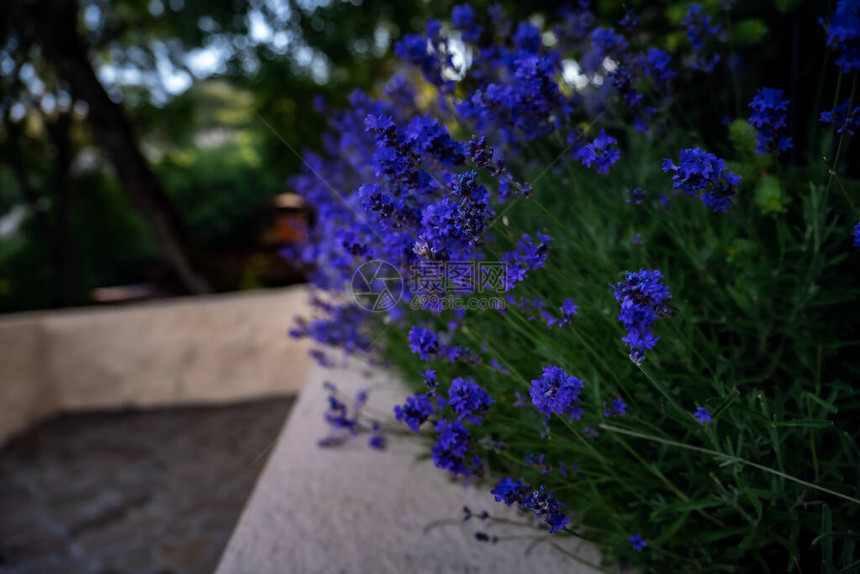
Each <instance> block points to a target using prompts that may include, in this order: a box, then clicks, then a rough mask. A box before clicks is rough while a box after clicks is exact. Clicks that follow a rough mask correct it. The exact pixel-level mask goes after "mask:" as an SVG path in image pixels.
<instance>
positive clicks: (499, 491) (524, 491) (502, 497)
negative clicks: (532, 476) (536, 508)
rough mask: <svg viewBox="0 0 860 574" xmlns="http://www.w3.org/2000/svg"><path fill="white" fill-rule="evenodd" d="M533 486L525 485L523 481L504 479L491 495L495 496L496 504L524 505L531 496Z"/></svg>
mask: <svg viewBox="0 0 860 574" xmlns="http://www.w3.org/2000/svg"><path fill="white" fill-rule="evenodd" d="M530 491H531V486H529V485H527V484H525V483H523V479H522V478H521V479H519V480H517V481H514V480H512V479H510V478H503V479H502V480H500V481H499V483H498V484H497V485H496V486H495V487H494V488H493V489H492V490H491V491H490V494H492V495H493V496H495V498H496V502H504V503H505V504H506V505H507V506H510V505H512V504H524V503H525V501H526V498H527V497H528V496H529V493H530Z"/></svg>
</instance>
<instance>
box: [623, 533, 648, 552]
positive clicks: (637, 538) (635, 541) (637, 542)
mask: <svg viewBox="0 0 860 574" xmlns="http://www.w3.org/2000/svg"><path fill="white" fill-rule="evenodd" d="M628 540H630V544H632V545H633V550H635V551H636V552H642V550H643V549H644V548H645V547H646V546H648V541H647V540H645V539H644V538H642V535H641V534H638V533H637V534H631V535H630V537H629V538H628Z"/></svg>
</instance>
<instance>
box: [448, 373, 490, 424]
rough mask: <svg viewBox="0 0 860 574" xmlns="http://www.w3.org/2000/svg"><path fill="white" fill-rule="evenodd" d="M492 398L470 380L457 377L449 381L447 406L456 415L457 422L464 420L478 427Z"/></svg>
mask: <svg viewBox="0 0 860 574" xmlns="http://www.w3.org/2000/svg"><path fill="white" fill-rule="evenodd" d="M494 402H495V401H493V399H492V397H490V395H489V394H487V391H485V390H484V389H482V388H481V387H480V386H478V385H477V384H476V383H475V382H473V381H472V378H471V377H469V378H466V379H464V378H463V377H457V378H456V379H454V380H453V381H451V387H450V388H449V389H448V406H450V407H451V408H452V409H453V410H454V412H455V413H456V414H457V420H464V419H465V420H466V421H468V422H470V423H473V424H476V425H480V424H482V423H483V422H484V415H485V414H486V412H487V410H488V409H489V408H490V405H491V404H493V403H494Z"/></svg>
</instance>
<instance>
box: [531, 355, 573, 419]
mask: <svg viewBox="0 0 860 574" xmlns="http://www.w3.org/2000/svg"><path fill="white" fill-rule="evenodd" d="M583 386H584V385H583V382H582V380H581V379H577V378H576V377H574V376H571V375H568V374H567V373H565V372H564V370H562V369H561V368H560V367H554V366H552V365H548V366H546V367H544V368H543V374H542V375H541V376H540V378H538V379H535V380H533V381H532V386H531V389H530V391H529V392H530V394H531V398H532V404H533V405H534V406H535V408H536V409H537V410H538V412H541V413H543V414H544V415H546V418H549V417H550V416H551V415H552V414H553V413H555V414H558V415H569V416H570V418H571V419H576V420H579V418H580V417H581V416H582V409H581V408H580V407H579V393H580V391H581V390H582V388H583Z"/></svg>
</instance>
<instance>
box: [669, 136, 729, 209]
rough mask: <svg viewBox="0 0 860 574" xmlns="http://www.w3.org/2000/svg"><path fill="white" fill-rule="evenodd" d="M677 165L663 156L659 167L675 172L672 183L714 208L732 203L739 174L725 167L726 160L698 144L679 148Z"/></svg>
mask: <svg viewBox="0 0 860 574" xmlns="http://www.w3.org/2000/svg"><path fill="white" fill-rule="evenodd" d="M678 164H679V165H675V164H674V163H672V160H671V159H668V158H666V159H664V160H663V171H665V172H667V173H668V172H670V171H671V172H675V175H673V176H672V182H673V183H672V187H674V188H675V189H677V190H681V191H683V192H684V193H685V194H687V195H690V196H698V197H699V198H700V199H701V200H702V203H703V204H704V205H705V206H706V207H710V208H712V209H713V210H714V211H715V212H718V211H723V212H724V211H727V210H728V208H729V206H730V205H731V204H732V196H734V194H735V191H737V187H738V186H739V185H740V184H741V178H740V176H738V175H735V174H734V173H732V172H730V171H729V170H728V168H726V162H725V161H723V160H722V159H720V158H718V157H717V156H716V155H714V154H712V153H708V152H706V151H704V150H702V149H701V148H688V149H682V150H681V155H680V160H679V162H678Z"/></svg>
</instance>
